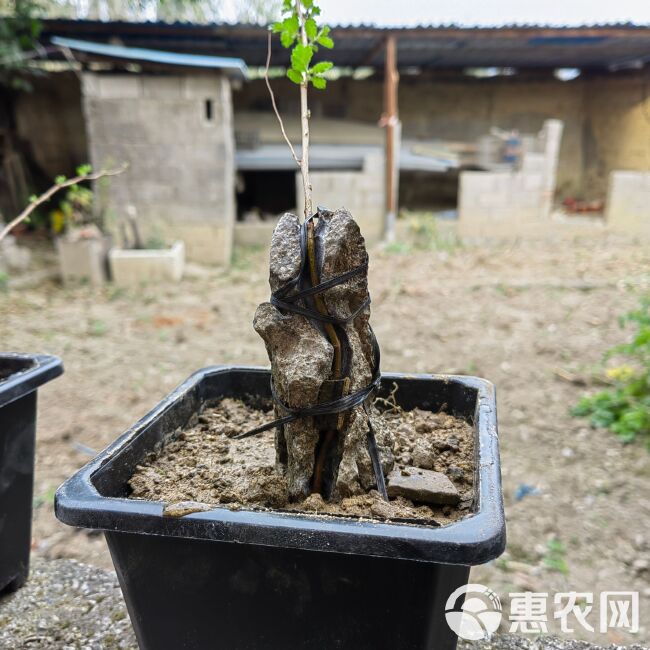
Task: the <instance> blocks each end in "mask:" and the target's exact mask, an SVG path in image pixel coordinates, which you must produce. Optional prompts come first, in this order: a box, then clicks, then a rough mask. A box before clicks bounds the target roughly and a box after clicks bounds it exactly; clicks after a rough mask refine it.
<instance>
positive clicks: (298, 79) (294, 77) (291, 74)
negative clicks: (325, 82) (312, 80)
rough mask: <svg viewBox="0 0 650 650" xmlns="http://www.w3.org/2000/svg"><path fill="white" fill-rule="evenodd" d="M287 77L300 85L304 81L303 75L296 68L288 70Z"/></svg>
mask: <svg viewBox="0 0 650 650" xmlns="http://www.w3.org/2000/svg"><path fill="white" fill-rule="evenodd" d="M287 77H289V79H291V81H293V83H295V84H298V85H300V84H301V83H302V75H301V74H300V73H299V72H297V71H296V70H293V69H291V70H287Z"/></svg>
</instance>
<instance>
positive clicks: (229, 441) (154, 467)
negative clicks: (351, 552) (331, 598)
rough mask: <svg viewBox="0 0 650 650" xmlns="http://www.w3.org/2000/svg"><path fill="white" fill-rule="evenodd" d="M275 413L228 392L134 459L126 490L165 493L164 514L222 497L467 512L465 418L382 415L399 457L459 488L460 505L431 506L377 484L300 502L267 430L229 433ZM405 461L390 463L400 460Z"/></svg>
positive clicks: (331, 509)
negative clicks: (391, 494) (147, 455)
mask: <svg viewBox="0 0 650 650" xmlns="http://www.w3.org/2000/svg"><path fill="white" fill-rule="evenodd" d="M377 416H378V417H382V416H380V415H379V414H377ZM274 417H275V416H274V414H273V410H272V408H270V407H269V408H268V409H267V410H261V409H258V408H255V406H253V405H249V404H246V403H245V402H243V401H241V400H236V399H231V398H226V399H224V400H222V401H221V402H219V403H218V404H216V405H214V406H212V407H210V408H206V409H204V411H203V412H202V413H201V414H200V415H198V416H197V417H196V422H195V423H194V424H193V426H191V427H189V428H187V429H186V430H183V431H182V432H180V434H179V435H178V436H177V437H176V438H175V439H174V440H172V441H170V442H169V443H168V444H166V445H165V447H164V448H163V449H162V450H161V452H160V453H159V454H158V455H156V456H154V457H153V458H151V459H150V460H149V462H147V463H146V464H144V465H141V466H138V468H137V469H136V472H135V473H134V475H133V477H132V478H131V480H130V481H129V485H130V486H131V489H132V490H133V492H132V494H131V498H133V499H148V500H151V501H164V502H165V503H166V504H167V506H168V507H167V508H166V513H167V514H168V515H169V514H170V513H174V514H181V515H182V514H187V513H188V512H190V511H192V510H193V509H204V508H202V507H201V506H202V505H203V504H207V505H214V504H222V505H226V506H227V507H229V508H231V509H237V510H239V509H241V508H247V509H274V510H284V511H292V512H300V513H309V514H318V515H321V516H322V515H327V516H330V515H333V516H342V517H355V518H367V519H382V520H397V521H401V520H407V522H413V523H415V522H422V521H425V522H427V523H432V524H435V525H445V524H448V523H452V522H454V521H458V520H459V519H462V518H464V517H466V516H467V515H468V514H470V512H471V506H472V504H473V497H474V491H473V478H474V462H473V457H474V431H473V427H472V426H471V425H470V424H469V423H467V422H466V421H465V420H462V419H460V418H456V417H453V416H451V415H448V414H445V413H440V414H434V413H427V412H426V411H421V410H419V409H415V410H413V411H410V412H408V413H402V414H401V415H393V416H392V417H390V418H388V417H386V418H384V420H385V422H386V425H387V426H389V427H391V428H392V429H393V434H394V436H395V449H394V453H395V455H396V457H397V458H398V460H399V461H404V460H407V461H408V465H409V466H415V467H419V466H421V465H425V467H423V469H431V468H433V467H434V465H435V467H436V470H437V471H439V472H443V473H445V474H447V475H448V476H449V478H450V480H451V481H452V482H453V483H454V484H455V485H456V488H457V489H458V492H459V494H460V495H461V501H460V503H459V505H458V506H439V507H436V506H434V507H430V506H427V505H422V504H419V505H418V504H415V503H413V502H412V501H410V500H408V499H405V498H402V497H397V498H396V499H391V500H390V501H388V502H386V501H384V500H383V499H382V498H381V495H380V494H379V493H378V492H377V491H376V490H372V491H371V492H370V494H360V495H356V496H351V497H346V498H344V499H340V498H339V499H333V500H332V501H324V500H323V499H322V497H321V496H320V495H318V494H312V495H311V496H309V497H308V498H307V499H305V500H304V501H302V502H299V503H290V502H289V496H288V490H287V481H286V479H285V477H284V476H283V475H281V474H280V473H278V472H277V471H276V468H275V444H274V433H273V431H266V432H264V433H262V434H259V435H257V436H252V437H250V438H244V439H241V440H236V439H234V437H235V436H237V435H238V434H241V433H245V432H246V431H249V430H250V429H253V428H255V427H257V426H260V425H262V424H265V423H266V422H269V421H271V420H273V419H274ZM416 445H417V448H416ZM416 449H417V450H416ZM414 450H416V452H415V455H416V458H415V459H414V461H413V462H412V458H411V457H412V455H413V452H414ZM411 463H412V464H411ZM405 465H406V463H403V462H398V463H397V464H396V466H397V467H398V468H401V467H404V466H405ZM450 468H453V469H451V471H450Z"/></svg>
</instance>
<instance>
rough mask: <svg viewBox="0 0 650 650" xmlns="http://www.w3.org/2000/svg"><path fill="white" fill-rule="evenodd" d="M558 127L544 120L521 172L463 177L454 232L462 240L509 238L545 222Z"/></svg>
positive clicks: (552, 184)
mask: <svg viewBox="0 0 650 650" xmlns="http://www.w3.org/2000/svg"><path fill="white" fill-rule="evenodd" d="M562 128H563V125H562V122H561V121H559V120H547V121H546V122H545V124H544V128H543V129H542V131H541V132H540V133H539V136H538V140H539V147H536V148H535V149H536V150H537V151H539V152H540V153H537V151H533V152H526V153H525V154H524V157H523V160H522V165H521V169H519V170H516V171H515V170H513V171H494V172H480V171H471V172H470V171H466V172H461V174H460V183H459V188H458V231H459V234H460V235H461V237H463V238H465V239H472V238H474V237H477V238H485V237H488V238H492V237H495V238H499V239H502V238H510V237H512V236H518V235H521V234H525V233H526V232H527V231H529V230H535V229H537V228H538V227H539V226H540V225H543V224H544V223H547V222H549V219H550V214H551V208H552V204H553V197H554V194H555V183H556V178H557V165H558V157H559V151H560V142H561V138H562Z"/></svg>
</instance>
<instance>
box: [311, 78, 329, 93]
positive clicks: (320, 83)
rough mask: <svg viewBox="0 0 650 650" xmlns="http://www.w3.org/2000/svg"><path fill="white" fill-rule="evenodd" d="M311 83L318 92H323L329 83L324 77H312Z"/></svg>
mask: <svg viewBox="0 0 650 650" xmlns="http://www.w3.org/2000/svg"><path fill="white" fill-rule="evenodd" d="M311 82H312V84H313V85H314V88H318V90H323V89H324V88H325V86H327V81H326V80H325V79H323V77H312V78H311Z"/></svg>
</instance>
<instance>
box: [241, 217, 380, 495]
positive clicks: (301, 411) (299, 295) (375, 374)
mask: <svg viewBox="0 0 650 650" xmlns="http://www.w3.org/2000/svg"><path fill="white" fill-rule="evenodd" d="M323 212H325V210H323V209H322V208H318V213H317V214H318V215H320V214H322V213H323ZM313 220H314V217H310V218H309V219H307V220H306V221H305V222H304V223H303V224H302V225H301V228H300V236H301V239H300V244H301V245H300V255H301V262H300V272H299V273H298V275H297V276H296V277H295V278H293V279H292V280H290V281H289V282H287V283H286V284H285V285H284V286H282V287H280V288H279V289H277V290H276V291H274V292H273V293H272V294H271V300H270V302H271V304H272V305H273V306H274V307H276V308H277V309H279V310H284V311H291V312H294V313H296V314H300V315H302V316H305V317H307V318H309V319H310V320H312V321H318V322H320V323H330V324H332V325H339V326H343V325H347V324H348V323H350V322H352V321H353V320H354V319H355V318H356V317H357V316H358V315H359V314H360V313H361V312H362V311H363V310H364V309H366V307H369V306H370V298H368V299H367V300H365V301H364V302H363V304H361V306H360V307H358V308H357V309H356V310H355V311H354V312H353V313H352V314H350V315H349V316H348V317H347V318H337V317H335V316H330V315H329V314H321V313H320V312H318V311H316V310H315V309H312V308H311V307H310V306H309V305H307V304H306V303H305V298H309V297H311V296H315V295H317V294H319V293H323V292H324V291H327V290H328V289H331V288H332V287H335V286H338V285H340V284H343V283H344V282H347V281H348V280H350V279H352V278H354V277H356V276H357V275H360V274H362V273H365V272H366V271H367V270H368V263H367V262H366V263H365V264H362V265H360V266H357V267H356V268H354V269H351V270H350V271H346V272H345V273H342V274H341V275H337V276H336V277H334V278H331V279H329V280H327V281H325V282H320V283H319V284H317V285H315V286H309V287H307V288H305V289H299V287H300V284H301V283H302V282H304V283H306V284H311V280H310V277H309V269H308V265H307V254H306V253H307V228H308V226H309V224H310V223H312V222H313ZM296 289H298V290H297V291H296ZM293 291H295V293H292V292H293ZM298 302H302V304H297V303H298ZM368 327H369V328H370V334H371V337H372V351H373V371H372V379H371V381H370V383H369V384H368V385H367V386H366V387H365V388H361V389H359V390H356V391H354V392H353V393H350V394H349V395H344V396H342V397H339V398H337V399H335V400H332V401H329V402H321V403H319V404H314V405H313V406H304V407H301V408H291V407H290V406H287V405H286V404H285V403H284V402H283V401H282V400H281V399H280V397H279V396H278V394H277V391H276V389H275V385H274V382H273V376H271V395H272V396H273V401H274V403H275V404H276V406H277V407H278V409H279V410H280V411H281V412H283V413H286V414H287V415H284V416H283V417H280V418H277V419H275V420H273V421H271V422H267V423H266V424H263V425H261V426H259V427H256V428H255V429H251V430H250V431H246V432H245V433H241V434H239V435H237V436H234V437H235V439H238V440H241V439H243V438H248V437H250V436H254V435H257V434H259V433H263V432H264V431H268V430H269V429H273V428H275V427H281V426H283V425H285V424H288V423H289V422H293V421H294V420H298V419H300V418H306V417H318V416H323V415H331V414H335V413H343V412H345V411H349V410H351V409H353V408H354V407H355V406H359V405H363V409H364V412H365V414H366V418H367V420H368V453H369V454H370V459H371V461H372V468H373V471H374V474H375V480H376V481H377V489H378V491H379V493H380V494H381V496H382V497H383V498H384V499H385V500H386V501H388V494H387V492H386V481H385V479H384V472H383V470H382V467H381V460H380V458H379V450H378V449H377V441H376V439H375V431H374V428H373V426H372V421H371V418H370V412H369V410H368V398H369V397H370V396H371V395H372V393H373V392H374V391H375V390H377V389H378V388H379V384H380V382H381V372H380V369H379V361H380V352H379V344H378V343H377V339H376V337H375V335H374V332H373V331H372V327H370V325H368Z"/></svg>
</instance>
